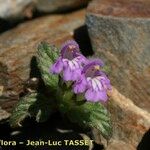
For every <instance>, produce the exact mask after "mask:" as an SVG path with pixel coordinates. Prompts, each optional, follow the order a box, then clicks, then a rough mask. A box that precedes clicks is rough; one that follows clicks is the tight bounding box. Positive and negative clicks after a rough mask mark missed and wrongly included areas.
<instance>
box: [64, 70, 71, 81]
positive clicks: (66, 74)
mask: <svg viewBox="0 0 150 150" xmlns="http://www.w3.org/2000/svg"><path fill="white" fill-rule="evenodd" d="M63 79H64V80H65V81H70V80H72V71H71V69H70V68H69V67H66V68H65V69H64V71H63Z"/></svg>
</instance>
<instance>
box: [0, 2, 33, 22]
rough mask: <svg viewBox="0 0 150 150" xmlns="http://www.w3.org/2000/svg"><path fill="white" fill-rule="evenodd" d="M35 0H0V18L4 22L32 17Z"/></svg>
mask: <svg viewBox="0 0 150 150" xmlns="http://www.w3.org/2000/svg"><path fill="white" fill-rule="evenodd" d="M34 3H35V0H5V1H4V0H0V6H1V9H0V18H1V19H5V20H13V19H19V18H22V17H29V18H30V17H32V10H33V7H34Z"/></svg>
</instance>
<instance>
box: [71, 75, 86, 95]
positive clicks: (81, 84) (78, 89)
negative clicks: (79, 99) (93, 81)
mask: <svg viewBox="0 0 150 150" xmlns="http://www.w3.org/2000/svg"><path fill="white" fill-rule="evenodd" d="M86 88H87V82H86V80H85V77H84V76H81V78H80V80H78V81H76V83H75V84H74V86H73V91H74V93H76V94H77V93H83V92H84V91H85V90H86Z"/></svg>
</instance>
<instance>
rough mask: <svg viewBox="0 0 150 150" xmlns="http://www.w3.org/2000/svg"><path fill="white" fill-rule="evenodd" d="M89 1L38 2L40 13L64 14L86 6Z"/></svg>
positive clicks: (56, 0) (61, 0) (39, 0)
mask: <svg viewBox="0 0 150 150" xmlns="http://www.w3.org/2000/svg"><path fill="white" fill-rule="evenodd" d="M88 1H89V0H69V1H66V0H37V5H36V7H37V10H39V11H40V12H63V11H67V10H71V9H75V8H78V7H81V6H84V5H86V4H87V3H88Z"/></svg>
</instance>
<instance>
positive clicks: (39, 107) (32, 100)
mask: <svg viewBox="0 0 150 150" xmlns="http://www.w3.org/2000/svg"><path fill="white" fill-rule="evenodd" d="M51 103H52V102H51V101H50V100H49V99H46V98H45V97H44V96H43V95H41V94H37V93H31V94H28V95H26V96H24V97H22V98H21V99H20V101H19V102H18V104H17V105H16V107H15V108H14V110H13V112H12V115H11V117H10V120H9V122H10V125H11V126H12V127H19V126H22V125H21V123H22V121H23V120H24V119H25V118H26V117H31V116H32V117H36V120H37V121H38V122H43V121H46V120H47V119H48V118H49V116H50V115H51V113H52V112H53V109H54V106H53V105H52V104H51Z"/></svg>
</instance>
